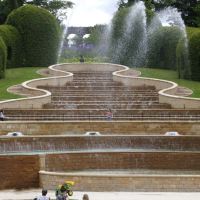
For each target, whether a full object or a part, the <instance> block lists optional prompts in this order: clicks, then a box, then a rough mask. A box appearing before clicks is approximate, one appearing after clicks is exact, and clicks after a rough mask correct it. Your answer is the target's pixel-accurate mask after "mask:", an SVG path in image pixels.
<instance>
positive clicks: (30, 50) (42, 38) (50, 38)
mask: <svg viewBox="0 0 200 200" xmlns="http://www.w3.org/2000/svg"><path fill="white" fill-rule="evenodd" d="M7 24H10V25H12V26H14V27H16V28H17V29H18V31H19V32H20V34H21V36H22V46H23V66H49V65H51V64H54V63H56V61H57V54H58V47H59V39H60V29H59V25H58V22H57V20H56V18H55V17H54V16H53V15H52V14H50V13H49V12H48V11H47V10H45V9H43V8H39V7H36V6H33V5H25V6H22V7H20V8H18V9H16V10H14V11H12V12H11V14H10V15H9V16H8V19H7Z"/></svg>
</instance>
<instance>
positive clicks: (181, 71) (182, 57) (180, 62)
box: [176, 39, 191, 79]
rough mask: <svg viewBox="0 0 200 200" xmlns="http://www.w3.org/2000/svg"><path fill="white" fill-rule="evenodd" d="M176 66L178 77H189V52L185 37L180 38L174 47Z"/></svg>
mask: <svg viewBox="0 0 200 200" xmlns="http://www.w3.org/2000/svg"><path fill="white" fill-rule="evenodd" d="M176 68H177V72H178V78H179V79H180V78H181V79H191V69H190V61H189V52H188V46H187V41H185V39H181V40H180V41H179V43H178V45H177V48H176Z"/></svg>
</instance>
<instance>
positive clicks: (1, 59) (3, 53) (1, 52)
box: [0, 37, 7, 79]
mask: <svg viewBox="0 0 200 200" xmlns="http://www.w3.org/2000/svg"><path fill="white" fill-rule="evenodd" d="M6 58H7V49H6V45H5V43H4V41H3V39H2V38H1V37H0V79H1V78H4V77H5V70H6Z"/></svg>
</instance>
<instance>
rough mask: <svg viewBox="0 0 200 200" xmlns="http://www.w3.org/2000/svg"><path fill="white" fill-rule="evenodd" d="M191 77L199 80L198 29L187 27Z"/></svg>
mask: <svg viewBox="0 0 200 200" xmlns="http://www.w3.org/2000/svg"><path fill="white" fill-rule="evenodd" d="M187 33H188V38H189V60H190V71H191V79H192V80H194V81H200V29H199V28H187Z"/></svg>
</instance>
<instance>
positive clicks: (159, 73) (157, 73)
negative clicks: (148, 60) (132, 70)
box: [136, 68, 200, 98]
mask: <svg viewBox="0 0 200 200" xmlns="http://www.w3.org/2000/svg"><path fill="white" fill-rule="evenodd" d="M136 70H139V71H141V73H142V75H141V76H143V77H149V78H158V79H165V80H169V81H173V82H175V83H177V84H178V85H180V86H184V87H187V88H190V89H191V90H192V91H193V94H192V97H198V98H200V82H198V81H189V80H183V79H178V75H177V72H175V71H172V70H163V69H150V68H136Z"/></svg>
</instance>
